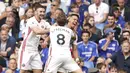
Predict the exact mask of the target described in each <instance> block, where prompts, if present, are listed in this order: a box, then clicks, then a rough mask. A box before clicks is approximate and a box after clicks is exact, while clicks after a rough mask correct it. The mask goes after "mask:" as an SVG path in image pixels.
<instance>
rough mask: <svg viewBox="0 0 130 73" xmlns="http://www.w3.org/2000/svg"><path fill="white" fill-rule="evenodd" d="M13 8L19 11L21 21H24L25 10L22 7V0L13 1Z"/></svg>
mask: <svg viewBox="0 0 130 73" xmlns="http://www.w3.org/2000/svg"><path fill="white" fill-rule="evenodd" d="M11 6H12V7H13V9H16V10H17V12H18V15H19V17H20V19H22V17H23V15H24V13H25V9H24V8H22V7H20V0H12V4H11Z"/></svg>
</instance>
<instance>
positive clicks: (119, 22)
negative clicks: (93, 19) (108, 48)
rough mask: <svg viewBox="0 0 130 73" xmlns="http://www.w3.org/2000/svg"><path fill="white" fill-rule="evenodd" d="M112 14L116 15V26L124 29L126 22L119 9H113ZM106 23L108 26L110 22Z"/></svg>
mask: <svg viewBox="0 0 130 73" xmlns="http://www.w3.org/2000/svg"><path fill="white" fill-rule="evenodd" d="M111 13H112V14H114V16H115V24H116V25H118V26H119V27H121V28H122V29H124V28H125V23H126V22H125V21H124V18H123V17H122V16H121V14H120V10H119V8H118V7H114V8H112V12H111ZM105 23H106V24H108V21H106V22H105Z"/></svg>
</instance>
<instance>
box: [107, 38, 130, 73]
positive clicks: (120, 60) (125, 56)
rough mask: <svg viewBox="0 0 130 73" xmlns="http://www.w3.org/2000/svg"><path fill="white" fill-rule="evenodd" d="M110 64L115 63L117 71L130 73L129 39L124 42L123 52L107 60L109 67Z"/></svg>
mask: <svg viewBox="0 0 130 73" xmlns="http://www.w3.org/2000/svg"><path fill="white" fill-rule="evenodd" d="M110 63H114V64H115V65H116V67H117V69H124V70H126V71H127V73H130V42H129V40H128V39H127V38H125V39H123V40H122V43H121V51H118V52H116V53H115V54H114V55H113V56H112V57H111V58H108V59H107V60H106V64H107V65H108V64H110Z"/></svg>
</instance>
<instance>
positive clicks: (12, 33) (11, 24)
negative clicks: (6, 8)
mask: <svg viewBox="0 0 130 73" xmlns="http://www.w3.org/2000/svg"><path fill="white" fill-rule="evenodd" d="M15 21H16V20H15V18H14V17H12V16H9V17H7V18H6V22H5V23H6V24H7V25H8V26H9V35H10V36H13V37H14V38H15V39H17V37H18V30H17V28H16V27H15Z"/></svg>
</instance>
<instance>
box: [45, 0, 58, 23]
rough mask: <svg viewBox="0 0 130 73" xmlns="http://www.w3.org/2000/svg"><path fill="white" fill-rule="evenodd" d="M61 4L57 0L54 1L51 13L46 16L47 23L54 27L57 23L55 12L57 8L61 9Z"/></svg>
mask: <svg viewBox="0 0 130 73" xmlns="http://www.w3.org/2000/svg"><path fill="white" fill-rule="evenodd" d="M59 5H60V2H58V1H57V0H55V1H53V2H52V3H51V9H50V12H48V13H47V14H46V19H47V21H48V22H49V23H50V24H51V25H53V24H54V23H55V11H56V9H57V8H59Z"/></svg>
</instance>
